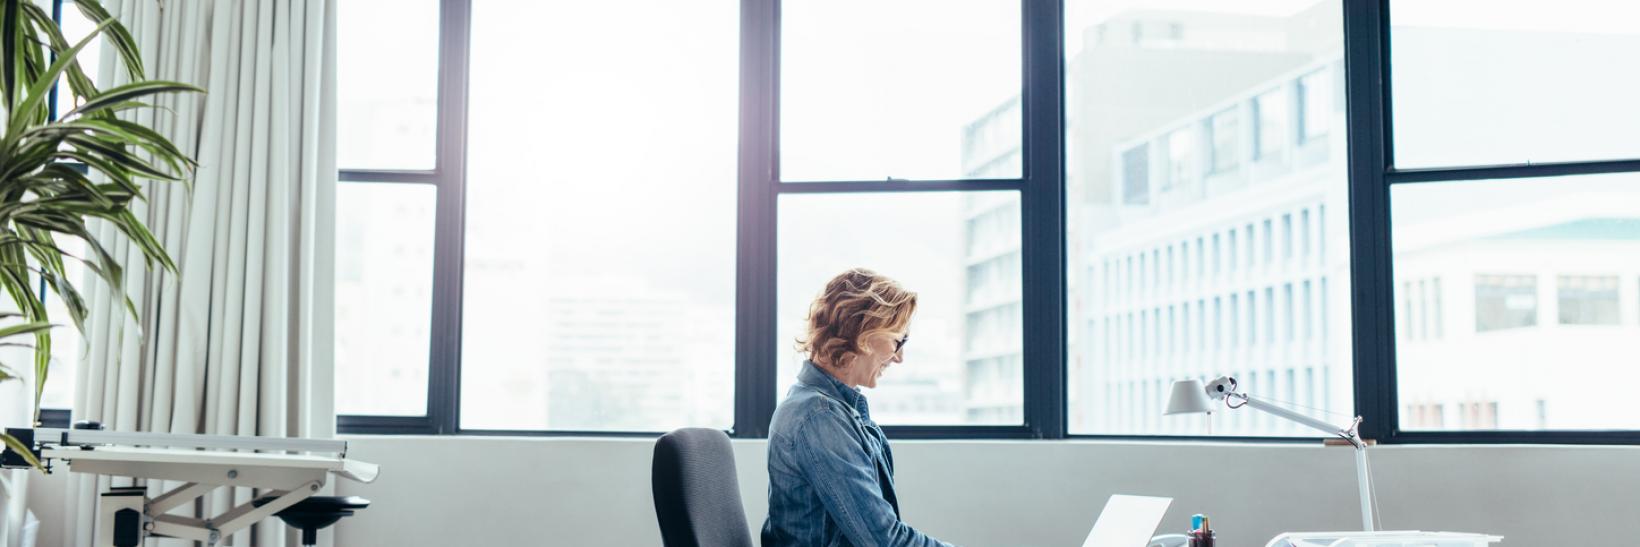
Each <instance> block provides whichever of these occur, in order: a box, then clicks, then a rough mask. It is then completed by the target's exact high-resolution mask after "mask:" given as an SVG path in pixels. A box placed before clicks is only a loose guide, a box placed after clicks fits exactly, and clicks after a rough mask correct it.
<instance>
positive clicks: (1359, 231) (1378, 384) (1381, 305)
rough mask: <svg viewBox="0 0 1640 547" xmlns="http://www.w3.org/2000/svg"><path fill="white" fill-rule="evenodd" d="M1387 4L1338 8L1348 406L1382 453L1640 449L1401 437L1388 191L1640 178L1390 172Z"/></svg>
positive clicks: (1537, 438)
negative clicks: (1526, 447) (1406, 449)
mask: <svg viewBox="0 0 1640 547" xmlns="http://www.w3.org/2000/svg"><path fill="white" fill-rule="evenodd" d="M1390 4H1391V1H1390V0H1344V66H1345V71H1346V77H1345V81H1344V85H1345V87H1346V92H1345V99H1346V112H1347V118H1348V124H1347V125H1348V127H1347V131H1346V133H1347V135H1348V138H1349V142H1348V147H1347V148H1348V155H1349V167H1348V171H1349V179H1350V189H1349V195H1350V207H1349V208H1350V211H1349V213H1350V275H1351V282H1352V287H1351V294H1352V298H1351V305H1352V312H1351V313H1352V315H1353V317H1352V320H1353V322H1354V324H1353V325H1352V330H1353V332H1354V351H1355V355H1354V362H1355V363H1354V364H1355V405H1356V413H1357V414H1358V415H1360V416H1362V417H1363V422H1362V424H1361V433H1362V435H1363V436H1365V437H1367V438H1372V439H1377V440H1379V441H1380V442H1383V443H1387V444H1437V443H1438V444H1517V443H1530V444H1576V445H1583V444H1627V445H1634V444H1640V429H1637V430H1542V431H1539V430H1488V431H1404V430H1402V429H1401V428H1400V408H1399V407H1400V402H1399V399H1398V394H1397V393H1398V391H1399V384H1398V383H1397V381H1396V377H1397V376H1396V350H1395V342H1396V340H1395V324H1394V309H1395V306H1394V304H1395V302H1394V299H1395V284H1394V283H1395V280H1394V262H1393V261H1394V256H1393V255H1394V250H1393V249H1392V248H1391V247H1390V241H1391V239H1390V237H1391V226H1390V190H1391V188H1392V187H1393V186H1395V185H1398V184H1421V183H1440V182H1458V181H1479V180H1501V179H1521V178H1545V177H1560V176H1571V175H1594V174H1609V173H1633V172H1640V159H1615V160H1593V161H1569V162H1552V163H1531V164H1494V165H1466V166H1451V167H1428V168H1414V169H1401V168H1397V167H1396V166H1395V156H1394V150H1395V142H1394V138H1395V135H1394V131H1393V128H1394V110H1393V104H1392V103H1393V101H1392V97H1393V92H1394V88H1393V87H1392V82H1391V78H1390V76H1391V71H1390V47H1391V43H1392V42H1393V38H1394V37H1393V36H1392V35H1391V31H1390Z"/></svg>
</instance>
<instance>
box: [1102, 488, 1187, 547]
mask: <svg viewBox="0 0 1640 547" xmlns="http://www.w3.org/2000/svg"><path fill="white" fill-rule="evenodd" d="M1172 503H1173V498H1155V497H1150V496H1124V495H1121V494H1117V495H1114V496H1111V497H1110V500H1109V501H1106V502H1105V509H1104V510H1103V511H1100V512H1099V520H1097V521H1094V523H1093V530H1092V531H1090V532H1088V539H1086V540H1084V541H1083V542H1082V547H1146V546H1148V545H1150V538H1151V536H1152V535H1154V534H1155V532H1156V526H1158V525H1160V524H1161V523H1162V516H1163V515H1165V514H1167V506H1168V505H1170V504H1172Z"/></svg>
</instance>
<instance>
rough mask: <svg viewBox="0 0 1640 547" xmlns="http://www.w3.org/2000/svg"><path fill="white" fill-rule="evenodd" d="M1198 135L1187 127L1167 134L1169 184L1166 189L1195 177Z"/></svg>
mask: <svg viewBox="0 0 1640 547" xmlns="http://www.w3.org/2000/svg"><path fill="white" fill-rule="evenodd" d="M1195 148H1196V135H1195V132H1193V131H1191V130H1190V128H1188V127H1186V128H1184V129H1180V130H1177V131H1174V132H1172V133H1170V134H1168V136H1167V184H1166V186H1164V187H1163V189H1164V190H1167V189H1172V188H1179V187H1183V186H1185V185H1188V184H1190V182H1191V181H1192V180H1194V179H1195V172H1194V169H1195V165H1194V162H1195V158H1194V156H1195Z"/></svg>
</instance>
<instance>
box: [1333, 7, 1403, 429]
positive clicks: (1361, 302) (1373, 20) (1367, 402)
mask: <svg viewBox="0 0 1640 547" xmlns="http://www.w3.org/2000/svg"><path fill="white" fill-rule="evenodd" d="M1387 4H1388V2H1387V0H1386V1H1383V2H1379V1H1362V2H1345V3H1344V44H1345V49H1344V70H1345V74H1346V77H1345V86H1346V91H1347V92H1346V94H1345V99H1346V103H1347V104H1346V108H1347V116H1348V120H1349V123H1348V124H1346V125H1347V128H1346V131H1348V135H1349V142H1348V148H1349V192H1350V211H1349V213H1350V218H1349V223H1350V282H1351V283H1352V284H1353V286H1352V287H1351V291H1350V294H1351V295H1352V297H1351V306H1350V308H1351V314H1352V315H1353V321H1352V322H1351V323H1352V332H1353V335H1354V336H1353V338H1354V348H1353V349H1354V362H1355V411H1356V414H1357V415H1359V416H1361V417H1362V423H1361V435H1362V436H1363V437H1365V438H1369V439H1380V440H1390V439H1392V438H1393V437H1394V435H1395V433H1396V430H1397V429H1398V423H1399V422H1398V421H1397V420H1398V416H1397V413H1396V408H1395V404H1396V391H1395V387H1396V386H1395V324H1394V320H1395V318H1394V312H1393V310H1394V309H1395V307H1394V290H1393V289H1394V277H1393V272H1392V269H1391V264H1390V261H1391V259H1392V258H1393V257H1392V256H1391V252H1392V250H1391V249H1390V226H1389V184H1388V183H1387V182H1386V180H1385V174H1386V171H1387V169H1388V166H1389V157H1388V148H1389V147H1388V144H1387V143H1388V140H1387V137H1386V136H1387V134H1388V133H1387V131H1388V130H1389V128H1388V116H1387V109H1388V104H1387V99H1388V93H1389V80H1388V76H1387V75H1388V74H1389V66H1388V62H1389V56H1388V55H1387V45H1386V42H1385V41H1386V40H1387V38H1388V37H1387V36H1385V32H1386V29H1387V28H1388V21H1389V13H1388V8H1387Z"/></svg>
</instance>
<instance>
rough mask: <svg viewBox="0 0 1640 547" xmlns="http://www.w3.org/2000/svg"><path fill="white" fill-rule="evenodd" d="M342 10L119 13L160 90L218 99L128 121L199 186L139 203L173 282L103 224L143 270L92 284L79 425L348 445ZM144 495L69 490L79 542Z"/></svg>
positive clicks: (109, 79) (274, 536) (232, 496)
mask: <svg viewBox="0 0 1640 547" xmlns="http://www.w3.org/2000/svg"><path fill="white" fill-rule="evenodd" d="M333 1H334V0H305V1H304V0H284V1H276V0H214V1H197V2H195V1H189V2H159V1H156V0H105V1H104V5H105V6H106V7H107V8H108V9H109V11H111V12H112V13H114V14H115V15H116V17H118V18H119V19H120V20H121V22H122V23H124V24H125V25H126V26H127V28H129V29H130V30H131V32H132V34H133V36H134V37H135V38H136V40H137V42H138V44H139V47H141V48H142V51H143V61H144V65H145V68H146V69H147V76H148V77H149V78H155V79H167V80H178V81H184V82H189V83H194V84H196V85H199V86H201V87H204V88H205V89H206V90H207V93H205V94H174V95H168V96H164V97H160V98H157V99H155V101H154V103H155V104H156V105H157V106H160V107H162V108H160V109H151V110H144V111H139V112H133V113H132V114H130V116H131V119H132V120H134V121H138V122H141V123H144V124H148V125H149V126H150V127H153V128H154V129H155V130H157V131H159V132H161V133H162V134H165V135H167V136H168V137H170V138H171V139H172V141H173V142H174V143H175V144H176V145H177V146H178V147H179V148H181V149H183V150H190V151H193V153H194V154H193V155H194V157H195V159H196V160H197V161H198V162H199V168H198V170H197V171H196V173H195V177H194V182H193V185H192V188H191V189H189V188H186V187H184V186H182V185H174V184H169V185H168V184H149V185H146V186H145V188H144V191H145V193H146V195H147V196H148V200H147V202H146V203H142V204H138V205H136V206H135V207H133V213H134V214H136V215H137V216H138V217H139V218H142V219H143V221H144V222H145V223H146V224H147V225H148V227H149V228H150V230H151V231H152V232H153V233H154V235H155V237H156V238H158V240H159V241H160V242H161V243H162V244H163V245H164V246H165V248H166V249H167V250H169V251H170V252H171V255H172V258H174V259H175V260H176V262H177V266H178V272H177V273H176V274H171V273H168V272H163V271H157V270H156V271H147V270H146V269H145V268H141V267H138V264H140V263H141V262H142V253H141V250H140V249H137V248H136V247H135V246H132V245H130V244H129V242H127V241H125V240H124V239H123V238H122V237H120V236H118V233H117V231H116V230H115V228H113V227H112V226H110V225H107V224H101V223H100V224H99V225H98V226H96V227H95V228H94V233H95V234H96V235H97V237H98V238H99V239H100V240H101V241H103V242H104V243H105V245H106V246H107V248H108V249H109V251H110V252H111V253H113V254H114V256H117V257H121V258H122V259H123V260H125V263H126V264H128V268H127V270H126V276H125V283H124V295H122V294H120V293H119V292H118V291H116V290H113V289H111V288H109V287H107V286H106V285H105V284H103V283H100V282H97V281H95V280H92V279H87V280H86V281H85V285H84V287H85V291H84V292H85V294H86V298H87V303H88V305H89V306H90V307H91V310H90V313H89V315H88V317H87V319H86V332H85V337H84V339H85V341H86V344H87V351H85V352H84V354H83V355H84V356H83V357H82V359H81V361H80V363H78V371H79V377H80V378H81V383H80V385H78V386H76V390H75V409H76V411H75V415H76V418H77V419H89V420H97V421H100V422H103V423H104V424H105V426H106V427H108V428H110V429H114V430H120V431H162V432H173V433H207V434H219V435H263V436H277V437H293V436H309V437H312V436H329V435H333V434H334V431H335V430H334V420H335V418H334V414H333V410H332V409H333V405H332V404H331V403H330V402H329V400H328V398H329V397H330V396H331V394H332V393H333V389H332V387H331V386H330V374H331V370H332V367H331V364H330V362H329V361H330V349H331V335H330V329H331V321H332V318H331V314H332V312H331V307H332V306H331V300H330V297H331V295H332V294H333V293H332V292H331V290H330V289H329V287H328V284H329V281H330V280H331V279H332V278H333V274H332V271H331V269H330V268H332V267H333V264H334V259H333V257H331V256H330V254H331V253H333V252H334V248H335V245H334V242H333V241H332V240H333V238H334V225H335V223H334V219H332V218H329V217H330V216H331V215H334V212H335V204H334V201H335V184H336V179H335V176H336V175H335V174H336V164H335V151H334V149H335V132H336V121H335V112H336V109H335V92H336V86H335V82H334V78H335V74H336V72H335V67H334V62H335V52H334V48H335V35H334V21H335V6H334V5H333ZM117 68H119V67H118V59H117V57H116V56H115V55H114V54H113V52H112V51H105V52H104V55H103V59H102V63H101V67H100V70H99V74H97V75H96V77H97V81H98V82H99V84H100V85H101V87H104V88H106V87H109V86H111V85H118V84H120V83H124V82H126V81H128V78H126V77H125V75H124V74H123V71H122V70H117ZM126 297H129V298H130V299H131V302H132V303H133V304H134V305H135V307H136V308H137V310H138V311H139V313H140V315H141V320H140V322H139V321H137V320H134V319H132V317H131V316H130V314H129V313H127V312H126V310H125V303H124V302H125V300H124V299H125V298H126ZM315 398H319V399H323V400H320V401H315V400H314V399H315ZM131 482H132V481H130V480H128V479H114V480H112V481H110V480H109V479H106V478H103V479H98V478H93V477H88V476H83V475H78V474H76V475H72V476H71V478H70V483H71V484H70V487H71V488H72V490H73V492H72V494H71V495H70V496H69V500H68V502H67V507H65V508H64V509H65V517H66V518H67V519H68V520H67V523H68V524H69V526H68V528H69V529H68V539H69V545H74V546H87V545H90V542H91V539H92V537H93V535H92V534H93V530H94V526H95V525H96V523H95V520H96V519H95V516H96V495H97V493H98V492H100V491H101V490H103V489H105V488H107V487H108V486H110V485H125V484H130V483H131ZM148 486H149V488H150V489H151V490H154V491H157V490H160V489H164V488H169V487H171V486H175V485H174V484H159V483H152V484H149V485H148ZM257 494H258V493H257V492H252V491H250V490H249V489H242V488H241V489H233V490H231V491H229V490H223V491H219V492H216V493H213V495H211V496H208V497H207V498H206V499H205V500H203V501H202V503H201V504H199V505H198V506H196V507H183V508H179V509H178V510H177V512H178V513H179V514H185V515H191V516H205V514H217V513H220V512H222V511H224V510H226V509H227V508H228V507H230V506H232V505H234V504H238V503H243V502H245V501H248V500H250V499H252V498H253V497H254V496H255V495H257ZM293 535H294V534H286V533H285V530H284V527H283V526H282V525H280V524H278V523H277V521H270V522H268V523H264V525H259V526H257V527H255V528H253V529H252V530H250V531H246V532H242V533H240V534H236V535H234V536H233V537H232V538H231V539H230V540H229V541H231V542H232V544H234V545H281V544H286V543H289V542H290V541H291V540H292V539H293V537H291V536H293ZM151 544H153V545H187V543H184V542H177V541H174V540H166V541H164V542H151Z"/></svg>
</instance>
